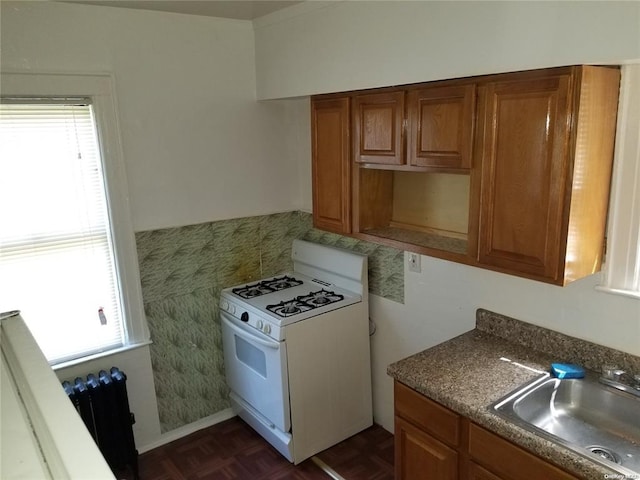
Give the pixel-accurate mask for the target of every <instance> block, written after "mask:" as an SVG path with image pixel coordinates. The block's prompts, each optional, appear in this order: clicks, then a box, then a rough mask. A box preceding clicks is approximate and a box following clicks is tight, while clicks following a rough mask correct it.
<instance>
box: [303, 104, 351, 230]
mask: <svg viewBox="0 0 640 480" xmlns="http://www.w3.org/2000/svg"><path fill="white" fill-rule="evenodd" d="M349 120H350V115H349V99H348V98H327V99H316V100H313V101H312V102H311V150H312V162H311V168H312V187H313V225H314V227H316V228H320V229H322V230H329V231H331V232H336V233H350V232H351V161H350V159H351V155H350V153H349V152H350V145H349V139H350V121H349Z"/></svg>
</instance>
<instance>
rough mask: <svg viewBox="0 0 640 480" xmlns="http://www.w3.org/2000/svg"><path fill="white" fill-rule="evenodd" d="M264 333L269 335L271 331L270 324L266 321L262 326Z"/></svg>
mask: <svg viewBox="0 0 640 480" xmlns="http://www.w3.org/2000/svg"><path fill="white" fill-rule="evenodd" d="M262 331H263V332H264V333H266V334H267V335H269V334H270V333H271V325H269V324H268V323H267V324H266V325H265V326H264V329H263V330H262Z"/></svg>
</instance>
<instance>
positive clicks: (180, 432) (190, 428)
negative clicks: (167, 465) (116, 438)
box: [138, 408, 236, 453]
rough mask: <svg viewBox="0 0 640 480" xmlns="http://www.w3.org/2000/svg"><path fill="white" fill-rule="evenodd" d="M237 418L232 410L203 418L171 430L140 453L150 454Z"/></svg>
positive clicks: (145, 446) (143, 448)
mask: <svg viewBox="0 0 640 480" xmlns="http://www.w3.org/2000/svg"><path fill="white" fill-rule="evenodd" d="M235 416H236V415H235V413H233V410H232V409H231V408H227V409H225V410H222V411H220V412H217V413H214V414H213V415H209V416H208V417H204V418H201V419H200V420H197V421H195V422H193V423H189V424H187V425H183V426H182V427H178V428H176V429H175V430H171V431H170V432H166V433H163V434H162V435H160V438H158V439H157V440H155V441H153V442H151V443H148V444H147V445H143V446H141V447H138V453H145V452H148V451H149V450H153V449H154V448H158V447H161V446H162V445H165V444H167V443H171V442H173V441H175V440H178V439H180V438H182V437H186V436H187V435H190V434H192V433H194V432H197V431H198V430H202V429H203V428H207V427H210V426H212V425H215V424H216V423H220V422H224V421H225V420H229V419H230V418H232V417H235Z"/></svg>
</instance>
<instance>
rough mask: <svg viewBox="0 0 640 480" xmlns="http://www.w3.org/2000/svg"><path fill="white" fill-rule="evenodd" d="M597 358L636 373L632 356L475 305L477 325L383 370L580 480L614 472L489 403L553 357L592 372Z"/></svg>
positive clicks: (545, 366)
mask: <svg viewBox="0 0 640 480" xmlns="http://www.w3.org/2000/svg"><path fill="white" fill-rule="evenodd" d="M549 352H564V354H563V355H562V356H559V355H557V354H556V355H551V354H550V353H549ZM604 359H606V361H607V362H609V363H614V364H617V365H619V366H621V367H623V368H628V369H629V370H630V371H640V369H638V368H637V367H638V366H640V358H639V357H634V356H632V355H629V354H626V353H624V352H619V351H617V350H612V349H608V348H606V347H602V346H600V345H596V344H593V343H590V342H586V341H583V340H579V339H575V338H573V337H568V336H566V335H563V334H560V333H557V332H553V331H551V330H546V329H544V328H541V327H536V326H533V325H530V324H526V323H524V322H520V321H518V320H515V319H511V318H509V317H505V316H502V315H499V314H495V313H493V312H489V311H487V310H478V313H477V321H476V329H474V330H472V331H470V332H467V333H465V334H463V335H460V336H458V337H456V338H453V339H451V340H449V341H447V342H444V343H441V344H439V345H436V346H435V347H432V348H429V349H427V350H424V351H423V352H420V353H417V354H415V355H412V356H410V357H408V358H405V359H403V360H400V361H398V362H396V363H393V364H391V365H390V366H389V367H388V369H387V373H388V374H389V375H390V376H391V377H393V378H394V379H395V380H397V381H399V382H401V383H403V384H405V385H407V386H408V387H410V388H412V389H414V390H416V391H418V392H420V393H422V394H423V395H425V396H427V397H429V398H430V399H432V400H435V401H436V402H438V403H440V404H442V405H444V406H445V407H447V408H449V409H451V410H453V411H454V412H456V413H459V414H460V415H463V416H465V417H467V418H469V419H470V420H471V421H473V422H475V423H476V424H478V425H481V426H483V427H485V428H486V429H487V430H490V431H492V432H494V433H496V434H498V435H500V436H502V437H504V438H506V439H508V440H510V441H512V442H513V443H514V444H516V445H519V446H521V447H523V448H525V449H527V450H529V451H531V452H533V453H535V454H536V455H538V456H540V457H542V458H544V459H546V460H548V461H549V462H551V463H555V464H556V465H559V466H561V467H562V468H563V469H565V470H567V471H568V472H570V473H573V474H575V475H577V476H580V477H583V478H585V479H596V478H597V479H602V478H606V477H605V475H607V474H609V475H610V474H616V472H615V471H614V470H610V469H607V468H605V467H603V466H601V465H599V464H597V463H595V462H592V461H591V460H589V459H587V458H585V457H582V456H580V455H578V454H576V453H574V452H573V451H572V450H569V449H568V448H566V447H563V446H561V445H558V444H556V443H553V442H550V441H549V440H546V439H545V438H543V437H541V436H539V435H536V434H535V433H532V432H529V431H527V430H524V429H523V428H520V427H518V426H517V425H515V424H513V423H511V422H509V421H508V420H505V419H503V418H501V417H499V416H498V415H496V414H494V413H493V412H491V411H490V410H489V408H488V407H489V405H490V404H492V403H493V402H495V401H496V400H499V399H500V398H501V397H503V396H505V395H506V394H508V393H510V392H511V391H513V390H515V389H516V388H518V387H519V386H521V385H523V384H524V383H526V382H528V381H530V380H533V379H535V378H537V377H539V376H540V375H541V374H542V373H544V372H547V371H548V370H549V367H550V365H551V363H552V362H571V363H578V364H581V365H583V366H585V367H586V368H590V369H592V370H597V369H599V367H598V365H602V364H603V363H606V362H605V361H604ZM629 370H628V371H629ZM611 478H615V477H611Z"/></svg>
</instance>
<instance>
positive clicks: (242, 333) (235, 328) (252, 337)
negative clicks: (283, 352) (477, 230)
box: [220, 313, 280, 350]
mask: <svg viewBox="0 0 640 480" xmlns="http://www.w3.org/2000/svg"><path fill="white" fill-rule="evenodd" d="M220 318H222V321H223V322H224V323H225V324H226V325H227V326H228V327H229V328H230V329H231V330H233V331H234V332H236V333H237V334H238V335H239V336H241V337H242V338H244V339H245V340H247V341H248V342H254V343H258V344H260V345H262V346H264V347H268V348H273V349H274V350H277V349H278V348H280V343H278V342H270V341H268V340H263V339H262V338H259V337H257V336H255V335H253V334H252V333H251V332H248V331H246V330H244V329H242V328H240V327H238V326H237V325H235V324H234V323H232V322H231V321H230V320H228V319H227V318H226V316H225V315H224V313H223V314H222V315H221V316H220Z"/></svg>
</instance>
